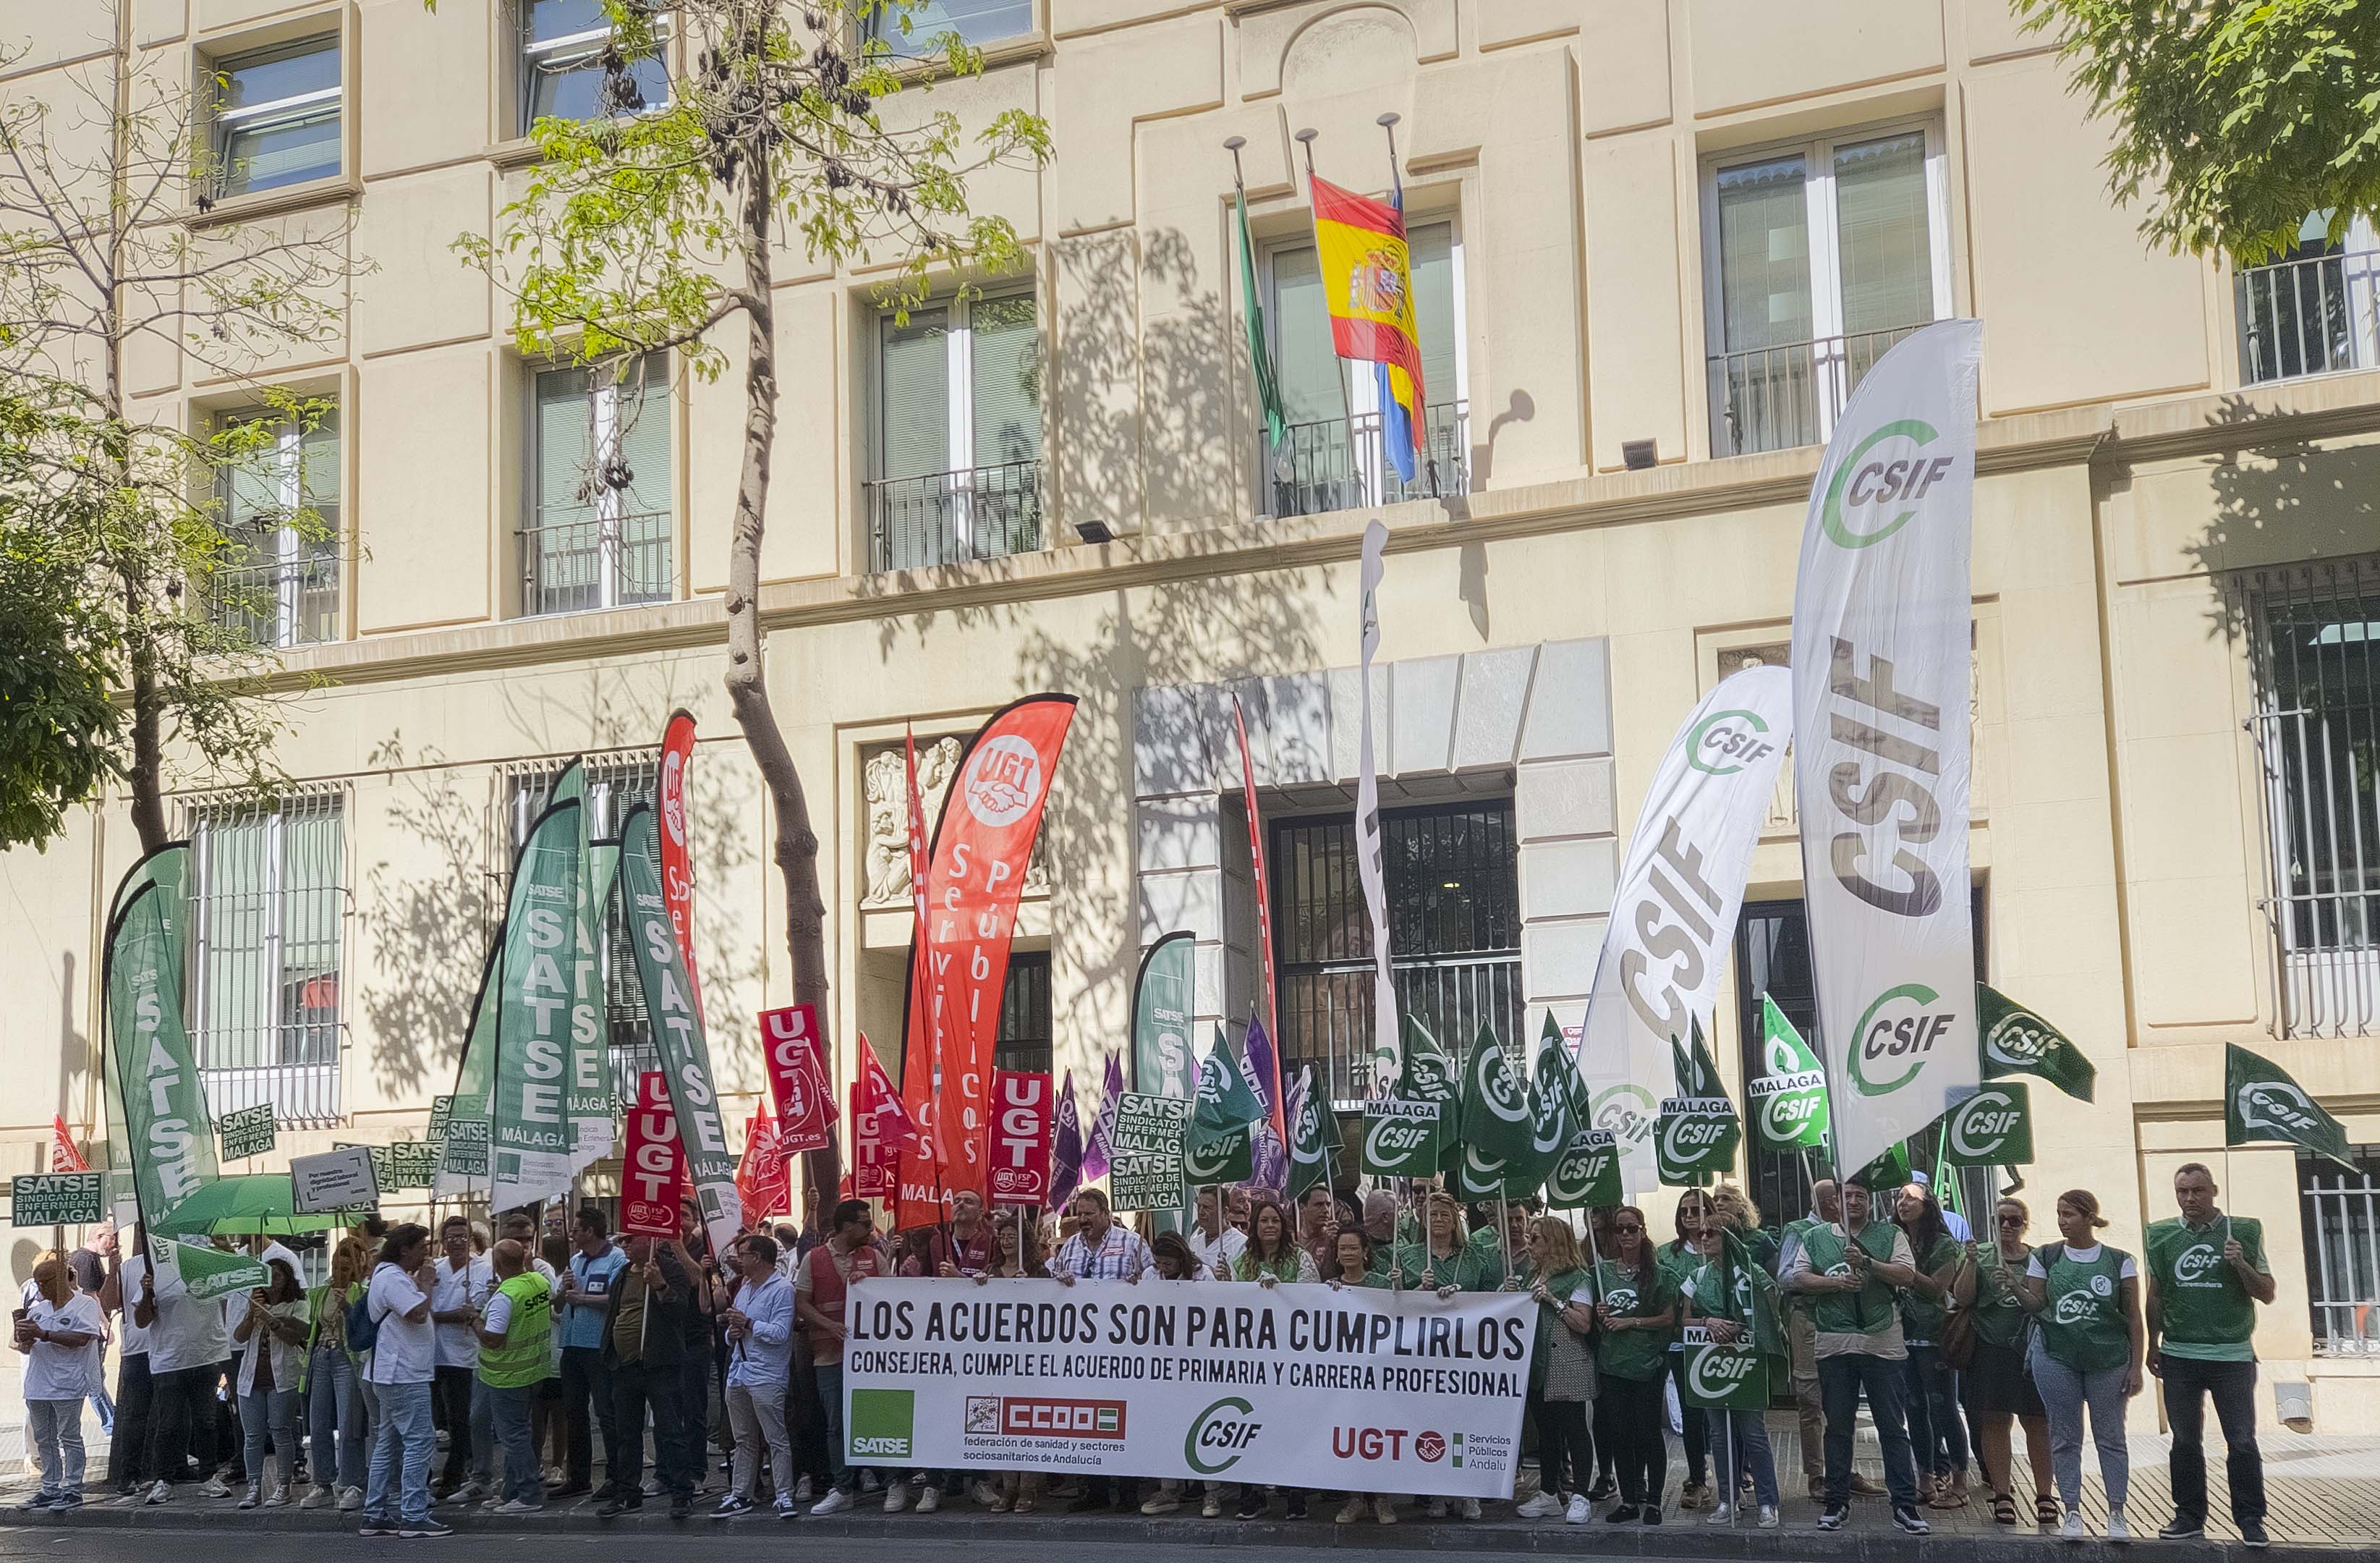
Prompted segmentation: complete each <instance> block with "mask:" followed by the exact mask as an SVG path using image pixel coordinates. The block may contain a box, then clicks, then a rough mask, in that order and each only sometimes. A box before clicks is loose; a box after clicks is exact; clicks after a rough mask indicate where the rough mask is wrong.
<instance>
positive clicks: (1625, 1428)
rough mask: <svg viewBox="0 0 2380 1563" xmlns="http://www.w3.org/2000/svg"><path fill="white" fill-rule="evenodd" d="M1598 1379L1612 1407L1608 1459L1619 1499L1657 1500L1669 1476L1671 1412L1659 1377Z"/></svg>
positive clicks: (1642, 1503) (1629, 1501)
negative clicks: (1609, 1459)
mask: <svg viewBox="0 0 2380 1563" xmlns="http://www.w3.org/2000/svg"><path fill="white" fill-rule="evenodd" d="M1664 1376H1666V1370H1665V1374H1664ZM1601 1383H1602V1386H1603V1398H1604V1399H1605V1400H1606V1401H1607V1402H1609V1405H1610V1407H1611V1441H1612V1444H1613V1446H1614V1447H1613V1449H1612V1451H1611V1460H1612V1464H1613V1466H1614V1467H1615V1468H1616V1472H1617V1474H1618V1476H1619V1478H1620V1501H1621V1503H1625V1504H1635V1505H1639V1506H1642V1505H1644V1504H1647V1503H1656V1504H1657V1503H1659V1502H1660V1501H1661V1489H1662V1488H1663V1487H1665V1486H1666V1485H1668V1484H1669V1480H1670V1447H1669V1422H1670V1412H1669V1407H1668V1405H1667V1404H1666V1403H1665V1402H1664V1401H1663V1400H1662V1398H1661V1379H1660V1378H1645V1379H1635V1378H1614V1377H1612V1376H1611V1375H1610V1374H1605V1375H1604V1376H1603V1378H1602V1380H1601Z"/></svg>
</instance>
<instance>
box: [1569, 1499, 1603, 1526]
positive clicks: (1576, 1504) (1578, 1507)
mask: <svg viewBox="0 0 2380 1563" xmlns="http://www.w3.org/2000/svg"><path fill="white" fill-rule="evenodd" d="M1594 1518H1595V1505H1593V1504H1591V1503H1589V1502H1587V1501H1586V1495H1585V1493H1573V1494H1571V1496H1570V1507H1569V1508H1566V1509H1564V1510H1563V1511H1562V1523H1563V1524H1565V1525H1584V1524H1585V1523H1586V1522H1587V1521H1589V1520H1593V1519H1594Z"/></svg>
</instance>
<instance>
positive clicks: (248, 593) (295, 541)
mask: <svg viewBox="0 0 2380 1563" xmlns="http://www.w3.org/2000/svg"><path fill="white" fill-rule="evenodd" d="M324 519H326V520H330V521H332V522H333V525H334V528H335V521H334V520H333V519H332V518H330V517H325V518H324ZM239 542H240V544H241V546H240V548H239V551H238V552H237V554H236V555H235V556H232V557H231V558H230V559H229V560H228V561H227V562H225V564H222V565H219V566H218V567H216V568H215V569H214V570H213V572H212V574H210V575H209V576H208V578H207V588H206V596H207V604H208V606H207V612H208V617H210V618H212V620H213V622H214V623H215V625H216V626H217V627H219V628H221V629H225V630H228V631H230V632H231V633H232V634H234V635H237V636H238V637H240V638H241V639H242V640H245V641H248V642H249V644H251V645H254V646H259V647H265V648H279V649H284V650H285V649H287V648H289V647H291V646H314V645H320V644H322V642H324V641H335V640H337V639H338V638H339V540H338V537H337V536H336V534H335V531H334V534H333V535H331V536H327V537H318V538H302V537H299V536H298V535H297V532H295V531H290V530H288V529H285V528H275V529H273V531H268V532H264V533H261V534H259V535H255V536H250V537H246V538H242V539H240V540H239Z"/></svg>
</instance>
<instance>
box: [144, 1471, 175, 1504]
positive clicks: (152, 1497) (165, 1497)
mask: <svg viewBox="0 0 2380 1563" xmlns="http://www.w3.org/2000/svg"><path fill="white" fill-rule="evenodd" d="M173 1496H174V1489H173V1487H172V1486H171V1485H170V1484H167V1483H166V1482H165V1480H164V1478H162V1477H160V1478H159V1479H158V1481H157V1482H156V1484H154V1485H152V1487H151V1488H150V1489H149V1496H147V1497H145V1498H142V1499H141V1500H140V1501H141V1502H142V1503H169V1502H171V1501H172V1500H173Z"/></svg>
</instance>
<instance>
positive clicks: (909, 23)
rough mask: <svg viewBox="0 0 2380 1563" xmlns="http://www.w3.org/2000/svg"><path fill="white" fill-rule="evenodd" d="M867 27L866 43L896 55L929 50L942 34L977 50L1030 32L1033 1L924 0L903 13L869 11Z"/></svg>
mask: <svg viewBox="0 0 2380 1563" xmlns="http://www.w3.org/2000/svg"><path fill="white" fill-rule="evenodd" d="M867 26H868V42H869V43H882V44H883V45H885V46H886V47H887V48H889V49H890V50H892V53H893V54H896V55H915V54H918V53H921V52H924V51H926V50H929V49H931V48H932V47H933V45H934V42H935V41H936V40H937V39H940V38H941V37H942V35H943V34H945V33H956V34H957V35H958V36H959V38H960V39H961V40H963V41H964V42H965V43H966V44H967V46H968V47H969V48H974V49H980V48H982V47H983V46H984V45H985V44H987V43H998V42H999V41H1000V40H1002V39H1003V38H1014V37H1017V36H1018V35H1020V34H1022V33H1026V32H1030V31H1033V0H924V3H923V4H921V5H918V6H915V7H914V8H912V9H910V10H908V11H906V12H895V11H892V10H889V9H882V8H879V9H873V10H870V11H869V12H868V18H867Z"/></svg>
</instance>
